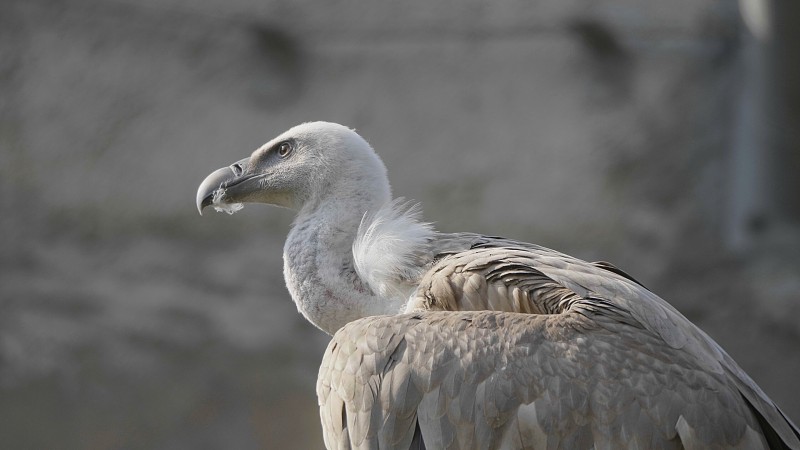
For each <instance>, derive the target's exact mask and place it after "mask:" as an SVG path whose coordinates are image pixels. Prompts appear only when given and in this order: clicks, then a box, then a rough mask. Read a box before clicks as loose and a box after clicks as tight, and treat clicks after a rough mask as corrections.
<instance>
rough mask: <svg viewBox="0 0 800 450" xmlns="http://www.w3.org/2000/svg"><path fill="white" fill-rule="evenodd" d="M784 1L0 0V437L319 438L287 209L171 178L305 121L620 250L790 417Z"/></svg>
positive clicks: (448, 223) (791, 309)
mask: <svg viewBox="0 0 800 450" xmlns="http://www.w3.org/2000/svg"><path fill="white" fill-rule="evenodd" d="M799 8H800V5H799V4H798V3H797V2H779V1H775V0H742V1H741V2H737V1H735V0H673V1H670V2H645V1H642V0H637V1H634V0H599V1H593V2H587V1H575V0H568V1H564V0H561V1H534V2H529V1H527V2H522V1H514V0H500V1H495V2H491V3H490V2H485V1H475V0H469V1H466V2H462V1H459V2H457V1H451V0H448V1H440V2H427V1H417V0H414V1H411V2H394V3H380V4H378V3H365V2H355V1H331V2H314V1H311V0H297V1H288V0H269V1H256V0H234V1H230V0H199V1H191V2H190V1H185V0H137V1H134V0H113V1H111V0H72V1H56V0H2V1H0V207H1V208H2V214H0V424H2V425H0V447H2V448H9V449H12V448H13V449H45V448H46V449H218V448H232V449H270V448H298V449H305V448H321V447H322V439H321V434H320V427H319V421H318V416H317V407H316V396H315V390H314V389H315V380H316V374H317V367H318V364H319V361H320V358H321V354H322V351H323V350H324V347H325V345H326V344H327V342H328V337H327V336H326V335H324V334H323V333H322V332H320V331H318V330H316V329H315V328H313V327H312V326H311V325H310V324H308V323H306V322H305V321H304V320H303V319H302V317H301V316H300V315H298V314H297V312H296V309H295V306H294V304H293V303H292V301H291V299H290V298H289V295H288V293H287V292H286V289H285V287H284V284H283V278H282V260H281V251H282V245H283V240H284V238H285V236H286V233H287V231H288V228H289V225H290V222H291V220H292V217H293V216H292V213H291V212H290V211H286V210H280V209H277V208H268V207H264V206H260V205H252V206H249V207H246V208H245V209H244V210H243V211H242V212H240V213H238V214H237V215H235V216H233V217H230V216H228V215H225V214H216V213H213V211H209V213H207V214H206V215H205V216H203V217H200V216H198V214H197V211H196V209H195V205H194V199H195V192H196V189H197V186H198V184H199V183H200V181H202V180H203V178H204V177H205V176H206V175H207V174H208V173H210V172H211V171H212V170H214V169H216V168H218V167H221V166H224V165H228V164H230V163H232V162H234V161H237V160H238V159H240V158H243V157H246V156H248V155H249V154H250V152H251V151H252V150H253V149H255V148H256V147H258V146H259V145H261V144H262V143H264V142H265V141H267V140H269V139H271V138H272V137H273V136H275V135H277V134H278V133H280V132H282V131H284V130H285V129H287V128H289V127H291V126H293V125H296V124H298V123H300V122H303V121H309V120H327V121H334V122H339V123H343V124H346V125H348V126H350V127H354V128H356V129H357V130H358V131H359V132H360V133H361V134H362V135H363V136H365V137H366V138H367V140H369V141H370V142H371V143H372V144H373V146H374V147H375V148H376V150H377V151H378V152H379V153H380V155H381V156H382V157H383V159H384V161H385V162H386V165H387V167H388V169H389V174H390V177H391V179H392V181H393V187H394V192H395V194H396V195H400V196H405V197H408V198H413V199H416V200H419V201H421V202H422V203H423V206H424V209H425V215H426V218H427V219H428V220H431V221H434V222H436V223H437V226H438V227H439V228H440V229H442V230H444V231H475V232H484V233H490V234H494V235H505V236H508V237H513V238H517V239H522V240H528V241H532V242H536V243H539V244H542V245H545V246H549V247H552V248H557V249H559V250H562V251H565V252H568V253H570V254H573V255H575V256H578V257H581V258H584V259H589V260H598V259H603V260H608V261H611V262H613V263H614V264H616V265H618V266H619V267H621V268H622V269H623V270H626V271H628V272H629V273H631V274H633V275H634V276H635V277H637V278H638V279H639V280H641V281H642V282H643V283H644V284H645V285H647V286H648V287H650V288H651V289H653V290H654V291H655V292H657V293H659V294H660V295H661V296H662V297H664V298H665V299H666V300H668V301H669V302H671V303H672V304H674V305H675V306H676V307H677V308H678V309H679V310H681V311H682V312H683V313H684V314H686V315H687V316H688V317H689V318H690V319H691V320H692V321H694V322H695V323H697V324H698V325H699V326H700V327H702V328H703V329H704V330H706V331H707V332H708V333H709V334H710V335H711V336H712V337H714V338H715V339H716V340H717V341H718V342H719V343H720V344H721V345H722V346H723V347H724V348H726V349H727V350H728V352H729V353H731V355H732V356H733V357H734V358H735V359H736V360H737V361H738V362H739V363H740V364H741V365H742V366H743V367H744V368H745V370H747V372H749V373H750V375H751V376H752V377H753V378H754V379H755V380H756V381H757V382H758V383H759V384H760V385H761V387H762V388H763V389H764V390H765V391H766V392H767V393H768V394H769V395H770V396H771V397H772V398H773V399H774V400H775V401H776V402H777V403H779V404H780V405H781V406H782V407H783V409H784V410H785V411H786V413H787V414H788V415H789V416H790V417H792V418H793V419H794V420H795V421H799V420H800V398H798V395H797V381H796V380H797V379H798V377H799V376H800V325H799V324H798V318H799V317H800V299H798V295H799V294H800V275H799V274H800V233H799V232H798V218H800V211H799V210H800V201H799V200H798V197H799V196H800V177H798V175H797V174H798V173H800V162H799V161H800V145H798V144H799V143H800V131H799V130H800V126H799V125H800V75H799V74H798V73H799V72H800V64H797V55H798V54H800V53H798V52H799V51H800V35H799V34H798V33H800V28H798V27H797V26H796V23H797V21H798V19H800V9H799ZM793 24H794V25H793Z"/></svg>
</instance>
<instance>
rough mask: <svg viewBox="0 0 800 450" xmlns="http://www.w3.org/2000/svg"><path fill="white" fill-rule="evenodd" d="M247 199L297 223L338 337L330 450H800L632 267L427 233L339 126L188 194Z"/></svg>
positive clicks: (748, 386)
mask: <svg viewBox="0 0 800 450" xmlns="http://www.w3.org/2000/svg"><path fill="white" fill-rule="evenodd" d="M244 203H263V204H269V205H275V206H279V207H284V208H289V209H292V210H294V211H295V212H296V218H295V220H294V222H293V224H292V227H291V229H290V231H289V233H288V236H287V238H286V242H285V245H284V248H283V262H284V278H285V281H286V286H287V288H288V291H289V293H290V295H291V297H292V299H293V300H294V302H295V303H296V305H297V308H298V311H299V312H300V313H301V314H302V315H303V316H304V317H305V318H306V319H307V320H308V321H309V322H311V323H312V324H313V325H315V326H316V327H318V328H319V329H321V330H323V331H324V332H326V333H328V334H330V335H332V336H333V337H332V340H331V342H330V344H329V345H328V347H327V349H326V351H325V353H324V355H323V359H322V362H321V365H320V370H319V375H318V379H317V397H318V401H319V406H320V420H321V423H322V429H323V438H324V443H325V446H326V447H327V448H328V449H348V448H353V449H425V448H427V449H440V448H441V449H444V448H448V449H451V448H452V449H486V448H500V449H558V448H563V449H618V448H620V449H621V448H629V449H706V448H709V449H728V448H736V449H767V448H771V449H800V430H798V427H797V426H796V425H795V424H794V423H793V422H792V421H791V419H790V418H789V417H788V416H787V415H785V414H784V413H783V412H782V411H781V409H780V408H779V407H778V406H777V405H776V404H775V403H774V402H773V401H772V400H771V399H770V398H769V397H768V396H767V395H766V394H765V393H764V392H763V391H762V390H761V388H759V386H758V385H757V384H756V383H755V382H754V381H753V380H752V379H751V378H750V377H749V376H748V375H747V374H746V373H745V372H744V370H742V369H741V368H740V367H739V366H738V365H737V363H736V362H735V361H734V360H733V359H732V358H731V357H730V356H729V355H728V354H727V353H726V352H725V351H724V350H723V349H722V348H721V347H720V346H719V345H718V344H717V343H716V342H715V341H714V340H713V339H712V338H711V337H709V336H708V335H707V334H706V333H705V332H703V331H702V330H700V328H698V327H697V326H695V325H694V324H692V323H691V322H690V321H689V320H688V319H686V318H685V317H684V316H683V315H682V314H681V313H680V312H679V311H678V310H676V309H675V308H674V307H672V306H671V305H670V304H669V303H667V302H666V301H664V300H663V299H661V298H660V297H659V296H657V295H656V294H654V293H653V292H651V291H650V290H649V289H647V288H646V287H645V286H644V285H643V284H642V283H640V282H638V281H637V280H636V279H634V278H633V277H632V276H630V275H629V274H628V273H626V272H624V271H622V270H621V269H619V268H617V267H615V266H613V265H612V264H610V263H607V262H586V261H583V260H580V259H578V258H574V257H571V256H568V255H566V254H563V253H560V252H557V251H555V250H551V249H548V248H545V247H542V246H539V245H535V244H531V243H526V242H520V241H516V240H513V239H507V238H503V237H497V236H486V235H480V234H475V233H445V232H440V231H438V230H436V229H435V227H434V226H433V225H432V224H431V223H428V222H425V221H424V220H423V219H422V213H421V208H420V207H419V206H418V205H417V204H415V203H413V202H410V201H406V200H404V199H402V198H393V196H392V193H391V186H390V183H389V179H388V176H387V170H386V167H385V166H384V164H383V162H382V161H381V159H380V158H379V156H378V155H377V153H376V152H375V151H374V150H373V148H372V147H371V146H370V144H369V143H368V142H367V141H366V140H365V139H364V138H363V137H361V136H360V135H359V134H358V133H357V132H356V131H354V130H352V129H350V128H348V127H346V126H343V125H339V124H335V123H330V122H307V123H303V124H300V125H297V126H295V127H293V128H291V129H289V130H288V131H286V132H284V133H282V134H280V135H278V136H277V137H275V138H274V139H272V140H270V141H269V142H267V143H266V144H264V145H263V146H261V147H259V148H258V149H256V150H255V151H253V152H252V154H251V155H250V156H249V157H247V158H244V159H242V160H240V161H238V162H235V163H233V164H231V165H230V166H227V167H223V168H220V169H218V170H216V171H214V172H213V173H211V174H210V175H208V176H207V177H206V178H205V180H203V182H202V183H201V184H200V186H199V188H198V192H197V197H196V205H197V208H198V211H199V212H200V214H202V212H203V209H204V208H206V207H209V206H211V207H213V208H214V209H216V210H218V211H224V212H227V213H231V214H232V213H234V212H236V211H238V210H239V209H241V208H242V206H243V204H244Z"/></svg>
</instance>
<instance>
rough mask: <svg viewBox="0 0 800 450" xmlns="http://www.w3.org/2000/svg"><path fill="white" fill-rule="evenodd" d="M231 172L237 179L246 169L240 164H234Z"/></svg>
mask: <svg viewBox="0 0 800 450" xmlns="http://www.w3.org/2000/svg"><path fill="white" fill-rule="evenodd" d="M231 170H232V171H233V174H234V175H235V176H237V177H238V176H240V175H241V174H242V172H244V168H242V165H241V164H239V163H236V164H232V165H231Z"/></svg>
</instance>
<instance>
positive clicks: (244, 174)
mask: <svg viewBox="0 0 800 450" xmlns="http://www.w3.org/2000/svg"><path fill="white" fill-rule="evenodd" d="M249 163H250V158H245V159H243V160H241V161H237V162H235V163H233V164H231V165H230V166H228V167H223V168H221V169H217V170H215V171H214V172H211V174H210V175H209V176H207V177H206V179H205V180H203V182H202V183H200V187H199V188H197V198H196V203H197V211H198V212H199V213H200V215H203V208H205V207H206V206H211V205H212V204H214V203H215V201H214V197H215V196H216V197H217V200H216V203H217V204H219V203H224V204H230V203H239V202H244V201H246V200H247V198H248V197H249V194H252V193H253V191H254V190H255V189H254V188H256V187H257V184H258V181H257V180H258V178H260V176H259V175H253V174H251V173H249V171H248V170H246V169H247V167H248V165H249Z"/></svg>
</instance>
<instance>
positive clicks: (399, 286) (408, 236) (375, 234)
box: [353, 198, 436, 299]
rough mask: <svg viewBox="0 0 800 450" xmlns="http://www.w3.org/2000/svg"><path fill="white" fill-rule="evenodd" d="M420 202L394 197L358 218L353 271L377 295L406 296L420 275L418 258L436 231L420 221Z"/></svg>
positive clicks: (421, 268)
mask: <svg viewBox="0 0 800 450" xmlns="http://www.w3.org/2000/svg"><path fill="white" fill-rule="evenodd" d="M421 216H422V211H421V209H420V207H419V204H414V203H411V202H406V201H405V200H404V199H402V198H397V199H395V200H393V201H391V202H389V203H387V204H385V205H383V206H382V207H381V208H379V209H378V210H377V211H375V212H368V213H366V214H365V215H364V218H363V219H362V220H361V225H360V226H359V228H358V233H357V234H356V238H355V241H354V242H353V259H354V261H355V266H356V272H357V273H358V275H359V276H360V277H361V279H362V280H364V281H365V282H366V283H367V284H368V285H369V287H370V288H371V289H372V290H373V292H375V293H376V294H377V295H378V296H379V297H384V298H388V297H399V298H404V299H408V298H409V296H410V295H411V294H412V293H413V291H414V289H415V288H416V283H414V282H415V281H416V280H418V279H419V277H420V276H421V275H422V271H423V269H424V268H425V262H427V261H420V259H422V258H421V257H422V256H423V254H422V252H423V250H424V249H425V248H426V245H427V244H428V243H429V242H430V241H431V240H433V239H434V238H435V236H436V231H435V230H434V228H433V226H432V225H431V224H430V223H428V222H422V221H421Z"/></svg>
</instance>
